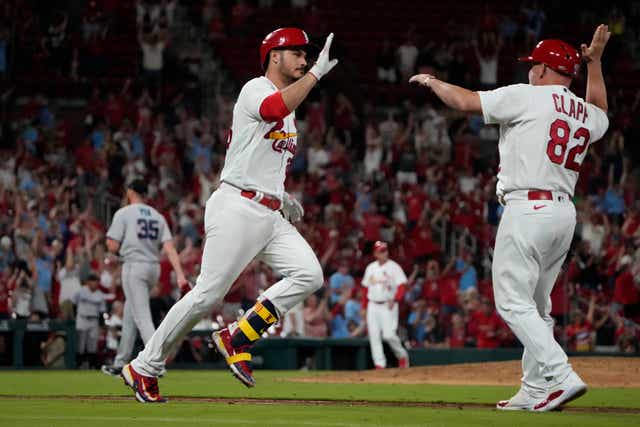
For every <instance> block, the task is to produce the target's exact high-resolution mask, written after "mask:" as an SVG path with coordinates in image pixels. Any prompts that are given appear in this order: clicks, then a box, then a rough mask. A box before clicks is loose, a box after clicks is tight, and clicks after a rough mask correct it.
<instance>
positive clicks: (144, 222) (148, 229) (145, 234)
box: [138, 218, 160, 240]
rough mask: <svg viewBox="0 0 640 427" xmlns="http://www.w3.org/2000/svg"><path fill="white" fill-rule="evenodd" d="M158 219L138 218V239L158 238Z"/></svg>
mask: <svg viewBox="0 0 640 427" xmlns="http://www.w3.org/2000/svg"><path fill="white" fill-rule="evenodd" d="M159 232H160V229H159V228H158V221H156V220H154V219H144V218H138V239H151V240H155V239H157V238H158V233H159Z"/></svg>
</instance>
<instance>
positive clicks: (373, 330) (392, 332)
mask: <svg viewBox="0 0 640 427" xmlns="http://www.w3.org/2000/svg"><path fill="white" fill-rule="evenodd" d="M367 329H368V330H369V345H370V346H371V357H372V359H373V363H374V365H376V366H380V367H383V368H385V367H386V366H387V359H386V357H384V348H383V347H382V340H384V341H385V342H386V343H387V344H389V347H391V351H392V352H393V354H394V355H395V356H396V358H398V359H403V358H407V357H409V355H408V353H407V350H405V349H404V347H403V346H402V342H401V341H400V337H398V334H397V329H398V303H396V304H394V306H393V308H391V309H390V308H389V306H388V303H386V302H384V303H375V302H373V301H369V303H368V304H367Z"/></svg>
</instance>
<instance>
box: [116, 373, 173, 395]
mask: <svg viewBox="0 0 640 427" xmlns="http://www.w3.org/2000/svg"><path fill="white" fill-rule="evenodd" d="M120 376H122V379H124V383H125V384H126V385H127V386H129V387H131V389H132V390H133V392H134V393H135V395H136V399H137V400H138V402H141V403H164V402H166V401H167V399H165V398H164V397H162V396H161V395H160V389H159V388H158V379H157V378H156V377H147V376H146V375H142V374H139V373H138V372H136V371H135V369H133V366H131V364H127V365H124V366H123V367H122V372H121V373H120Z"/></svg>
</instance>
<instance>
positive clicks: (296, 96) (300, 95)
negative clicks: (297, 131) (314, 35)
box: [260, 33, 338, 118]
mask: <svg viewBox="0 0 640 427" xmlns="http://www.w3.org/2000/svg"><path fill="white" fill-rule="evenodd" d="M332 42H333V33H331V34H329V36H328V37H327V40H326V42H325V44H324V47H323V48H322V51H321V52H320V54H319V55H318V60H317V61H316V63H315V64H314V65H313V67H311V69H310V70H309V72H308V73H307V74H305V75H304V76H302V78H301V79H299V80H298V81H296V82H295V83H293V84H291V85H289V86H287V87H286V88H284V89H282V90H281V91H279V92H276V93H275V94H273V95H271V96H270V97H269V98H271V97H276V99H274V100H271V102H269V104H275V106H276V108H275V109H276V110H281V107H279V108H278V107H277V106H278V105H279V104H280V102H277V101H276V100H277V97H278V96H281V99H282V104H284V106H285V107H286V109H287V110H288V112H287V113H286V114H285V115H288V114H289V112H291V111H293V110H295V109H296V108H298V105H300V104H301V103H302V101H304V99H305V98H306V97H307V95H308V94H309V92H311V89H313V87H314V86H315V85H316V83H317V82H318V80H320V79H321V78H322V76H324V75H325V74H327V73H328V72H329V71H331V69H332V68H333V67H335V66H336V64H337V63H338V60H337V59H332V60H329V50H330V49H331V43H332ZM269 98H267V99H265V101H268V100H269ZM263 105H264V103H263ZM267 105H268V104H267ZM272 109H273V107H272V108H268V110H272ZM260 113H261V114H263V107H260ZM269 113H270V111H267V115H271V114H269ZM281 114H282V113H281ZM264 116H265V114H263V117H264ZM265 118H267V117H265Z"/></svg>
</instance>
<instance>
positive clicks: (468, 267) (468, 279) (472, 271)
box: [456, 258, 478, 292]
mask: <svg viewBox="0 0 640 427" xmlns="http://www.w3.org/2000/svg"><path fill="white" fill-rule="evenodd" d="M456 271H458V272H461V273H462V276H460V291H461V292H466V291H468V290H469V289H471V288H476V289H477V288H478V272H477V271H476V268H475V267H474V266H473V264H470V263H469V262H468V261H467V260H465V259H462V258H459V259H458V260H457V261H456Z"/></svg>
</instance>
